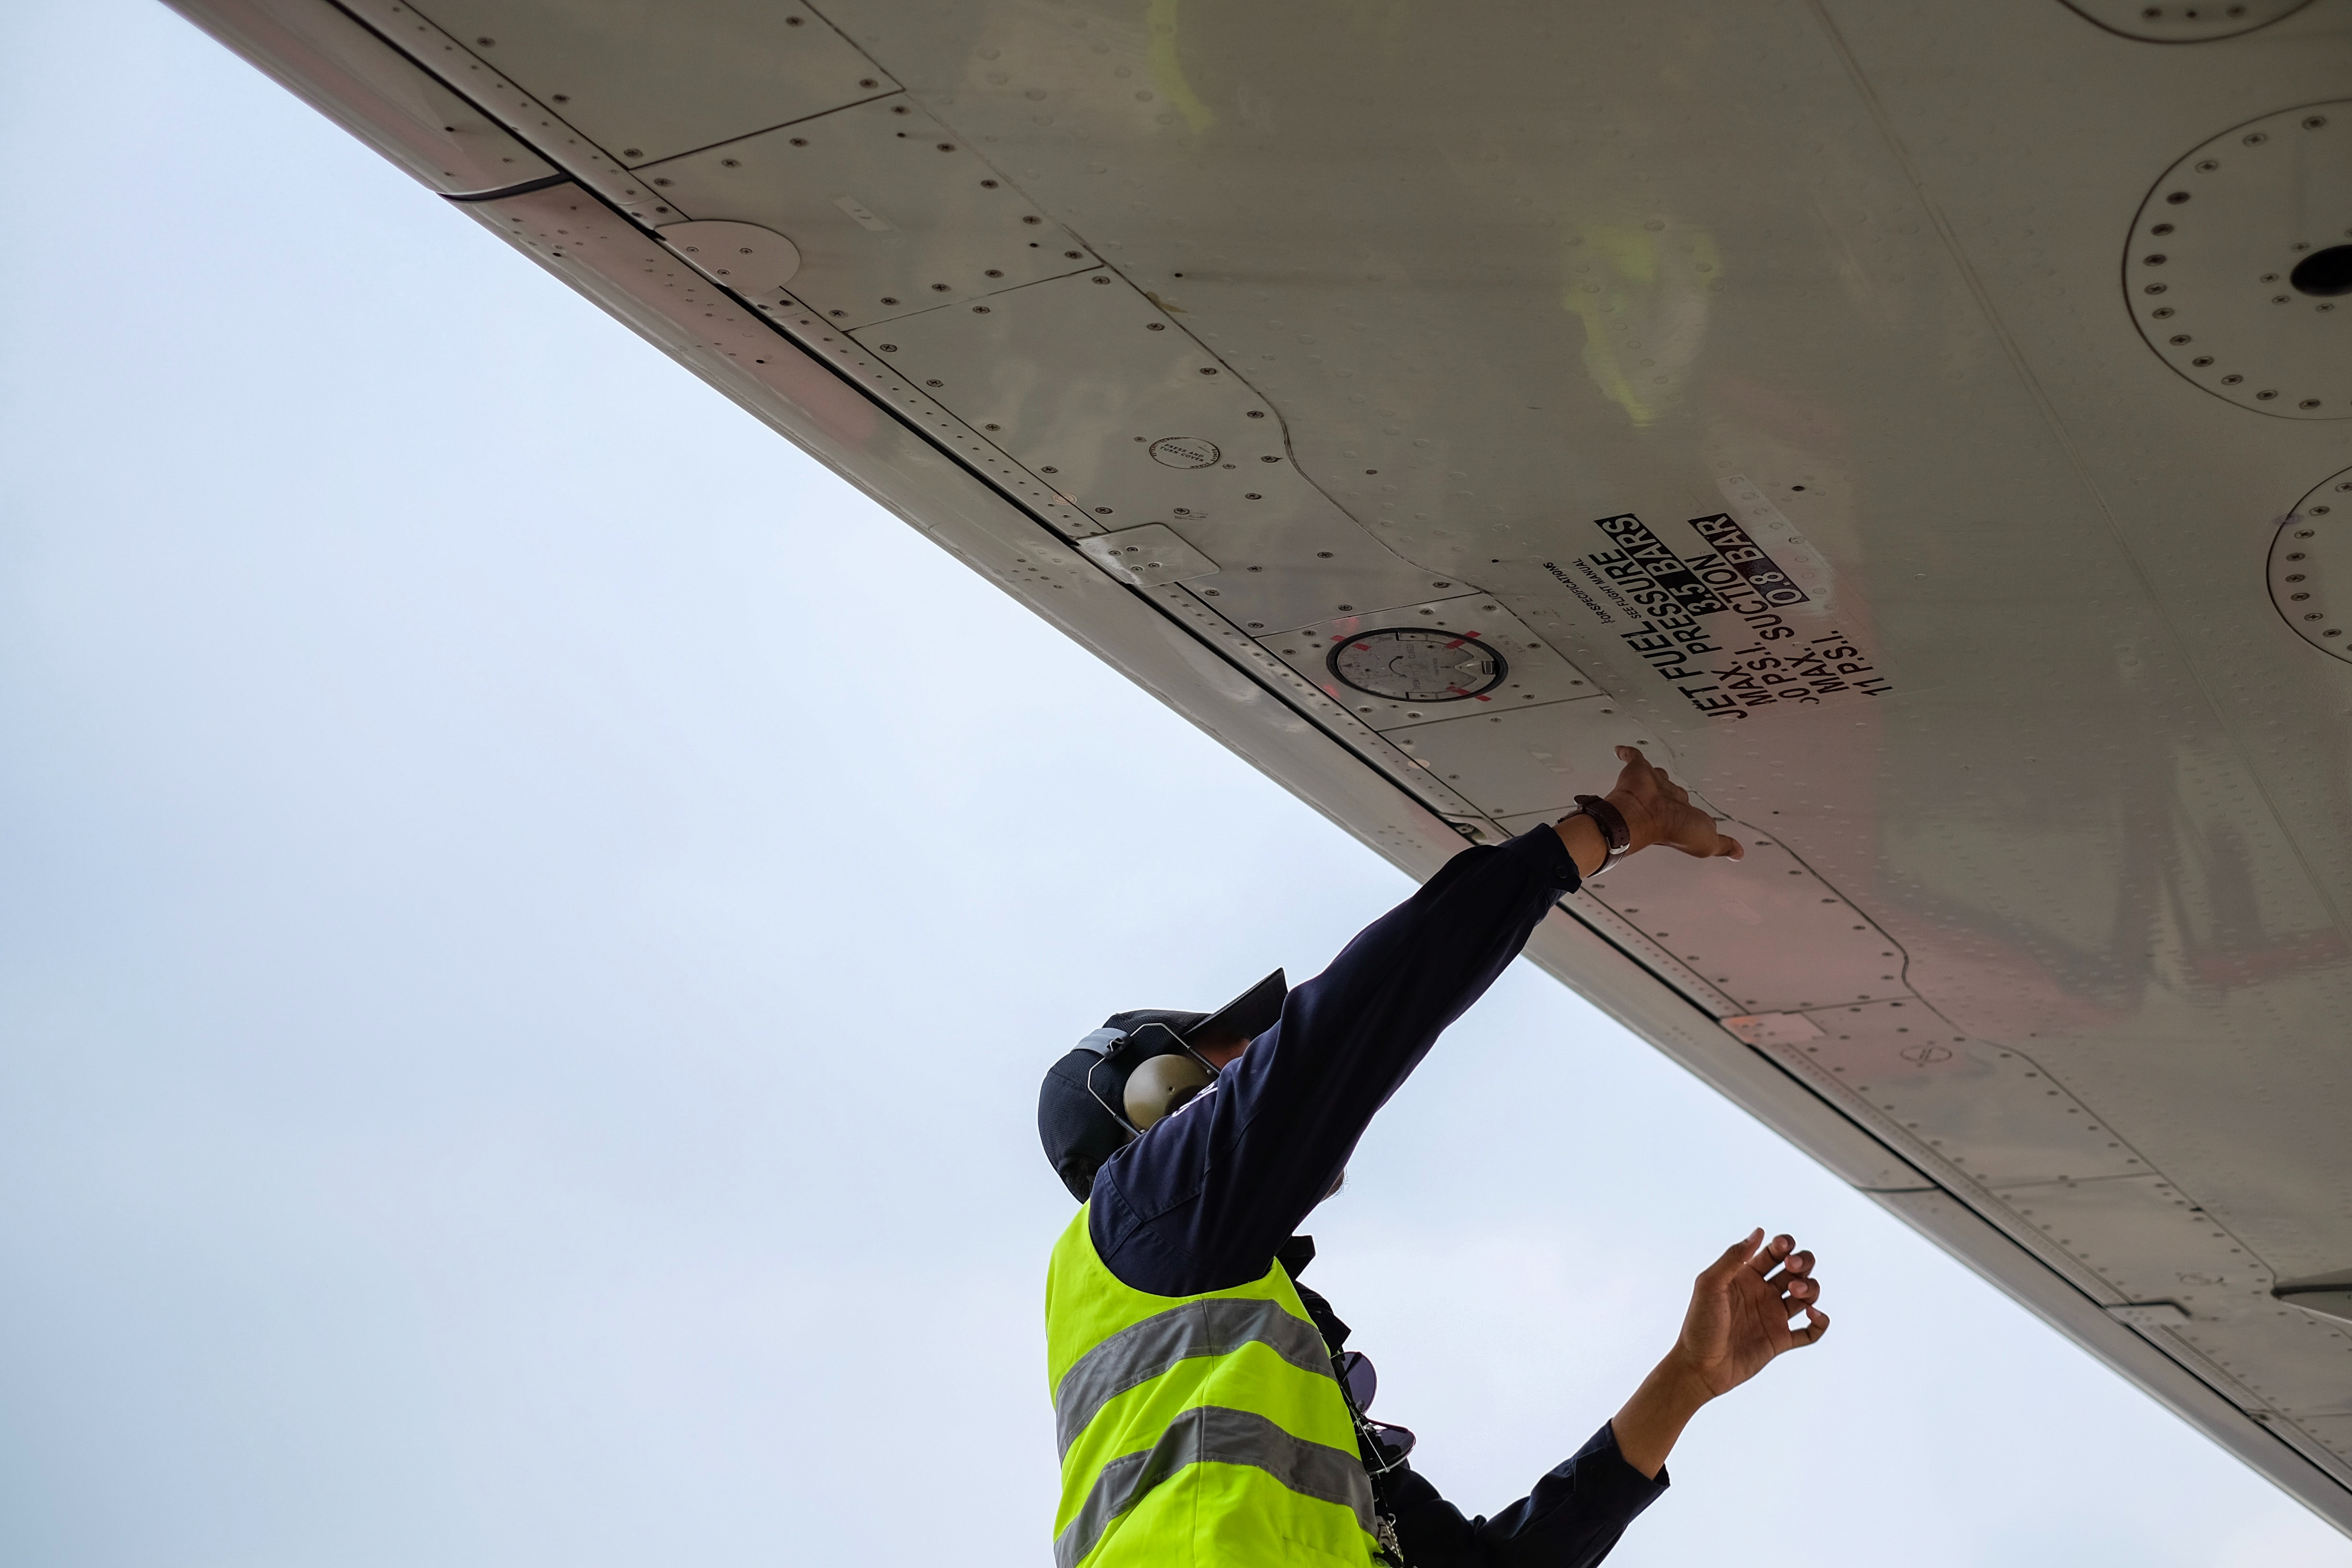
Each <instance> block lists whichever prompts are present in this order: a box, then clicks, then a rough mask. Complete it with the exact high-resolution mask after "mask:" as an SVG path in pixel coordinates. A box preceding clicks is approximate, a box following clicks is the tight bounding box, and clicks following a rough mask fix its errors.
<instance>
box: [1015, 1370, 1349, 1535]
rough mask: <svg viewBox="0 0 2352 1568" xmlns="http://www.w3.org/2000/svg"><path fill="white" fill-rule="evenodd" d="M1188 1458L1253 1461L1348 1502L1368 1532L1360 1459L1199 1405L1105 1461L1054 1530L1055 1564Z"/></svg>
mask: <svg viewBox="0 0 2352 1568" xmlns="http://www.w3.org/2000/svg"><path fill="white" fill-rule="evenodd" d="M1188 1465H1255V1466H1256V1467H1257V1468H1259V1469H1261V1470H1264V1471H1265V1473H1266V1474H1268V1475H1270V1476H1272V1477H1273V1478H1274V1479H1276V1480H1277V1481H1280V1482H1281V1483H1282V1484H1283V1485H1284V1486H1286V1487H1288V1488H1289V1489H1291V1490H1292V1491H1295V1492H1297V1493H1298V1494H1299V1495H1300V1496H1302V1497H1310V1498H1314V1499H1316V1500H1318V1501H1321V1502H1332V1503H1338V1504H1339V1506H1340V1507H1342V1508H1345V1509H1348V1510H1351V1511H1353V1512H1354V1514H1355V1516H1356V1523H1357V1526H1358V1527H1359V1528H1360V1529H1361V1530H1362V1531H1364V1532H1365V1533H1366V1534H1368V1535H1369V1534H1370V1533H1371V1532H1372V1522H1373V1521H1372V1483H1371V1479H1370V1477H1368V1476H1366V1475H1365V1474H1364V1465H1363V1461H1362V1460H1361V1459H1360V1458H1357V1457H1356V1456H1355V1455H1353V1454H1350V1453H1348V1452H1346V1451H1345V1450H1343V1449H1339V1448H1328V1447H1324V1446H1323V1445H1322V1444H1320V1443H1310V1442H1308V1441H1307V1439H1305V1438H1304V1437H1294V1436H1291V1435H1290V1434H1289V1433H1287V1432H1286V1431H1284V1430H1283V1429H1282V1428H1281V1427H1279V1426H1276V1425H1275V1424H1274V1423H1273V1422H1271V1421H1269V1420H1267V1419H1266V1418H1265V1416H1263V1415H1253V1414H1251V1413H1250V1412H1249V1411H1246V1410H1228V1409H1226V1408H1224V1407H1223V1406H1222V1405H1201V1406H1198V1407H1196V1408H1194V1409H1191V1410H1187V1411H1185V1412H1184V1413H1183V1414H1182V1415H1179V1416H1177V1417H1176V1419H1175V1420H1173V1421H1171V1422H1170V1423H1169V1424H1168V1429H1167V1430H1166V1431H1165V1432H1162V1433H1161V1434H1160V1441H1158V1442H1157V1443H1154V1444H1152V1445H1151V1447H1149V1448H1146V1449H1144V1450H1142V1451H1141V1452H1140V1453H1135V1454H1122V1455H1120V1456H1119V1457H1118V1458H1116V1459H1113V1460H1112V1461H1111V1462H1110V1463H1109V1464H1108V1465H1105V1466H1104V1467H1103V1468H1102V1474H1101V1475H1099V1476H1097V1477H1096V1478H1095V1484H1094V1486H1093V1488H1092V1489H1090V1490H1089V1491H1088V1492H1087V1500H1086V1502H1085V1504H1084V1505H1083V1506H1081V1507H1080V1508H1079V1510H1078V1516H1077V1518H1076V1519H1074V1520H1072V1521H1070V1523H1069V1528H1068V1529H1066V1530H1065V1531H1062V1533H1061V1534H1060V1535H1059V1536H1056V1537H1055V1541H1054V1568H1077V1565H1078V1564H1079V1563H1082V1562H1084V1561H1085V1560H1086V1556H1087V1552H1092V1551H1093V1550H1094V1549H1095V1547H1096V1545H1097V1543H1099V1542H1101V1540H1102V1536H1103V1531H1106V1530H1108V1529H1109V1528H1110V1522H1111V1521H1113V1520H1115V1519H1117V1518H1118V1516H1119V1515H1121V1514H1123V1513H1125V1512H1127V1510H1129V1509H1131V1508H1133V1507H1134V1506H1135V1505H1136V1504H1138V1503H1139V1502H1141V1501H1142V1500H1144V1498H1145V1497H1146V1496H1147V1495H1148V1494H1149V1493H1150V1490H1151V1489H1152V1488H1154V1487H1156V1486H1158V1485H1159V1484H1160V1482H1162V1481H1164V1480H1166V1479H1169V1478H1170V1477H1171V1476H1173V1475H1175V1474H1176V1472H1177V1471H1179V1470H1181V1469H1183V1468H1185V1467H1186V1466H1188Z"/></svg>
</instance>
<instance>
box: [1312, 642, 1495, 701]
mask: <svg viewBox="0 0 2352 1568" xmlns="http://www.w3.org/2000/svg"><path fill="white" fill-rule="evenodd" d="M1330 666H1331V673H1332V674H1333V675H1335V676H1337V677H1339V680H1340V681H1341V682H1342V683H1343V684H1345V685H1348V686H1352V687H1354V688H1355V689H1357V690H1359V691H1369V692H1370V693H1371V694H1372V695H1373V696H1375V697H1391V698H1394V699H1395V700H1398V701H1400V702H1459V701H1461V700H1464V699H1465V698H1469V697H1475V696H1477V695H1478V694H1479V693H1480V692H1482V691H1490V690H1492V689H1495V688H1496V687H1497V686H1499V685H1501V684H1502V682H1503V677H1504V676H1506V675H1507V674H1509V673H1510V666H1508V665H1507V664H1505V663H1504V662H1503V656H1502V655H1501V654H1500V653H1497V652H1496V650H1495V649H1494V648H1492V647H1488V646H1487V645H1486V644H1485V643H1482V642H1480V641H1479V640H1478V639H1477V638H1476V637H1465V636H1463V635H1462V634H1461V633H1459V632H1444V631H1424V630H1423V629H1422V628H1421V627H1419V626H1398V627H1395V628H1393V629H1391V630H1388V631H1378V632H1366V633H1364V634H1363V635H1362V636H1360V637H1349V639H1348V640H1347V641H1346V642H1343V643H1340V644H1339V645H1338V646H1337V647H1334V648H1332V650H1331V657H1330Z"/></svg>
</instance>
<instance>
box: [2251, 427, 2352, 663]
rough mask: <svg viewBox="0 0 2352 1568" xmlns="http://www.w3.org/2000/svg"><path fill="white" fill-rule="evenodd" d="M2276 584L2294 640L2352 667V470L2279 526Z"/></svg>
mask: <svg viewBox="0 0 2352 1568" xmlns="http://www.w3.org/2000/svg"><path fill="white" fill-rule="evenodd" d="M2270 581H2271V603H2272V604H2273V605H2277V606H2278V613H2279V614H2280V615H2282V616H2285V617H2286V624H2287V625H2288V626H2293V627H2294V635H2295V636H2297V637H2301V638H2302V639H2303V640H2304V641H2305V642H2307V643H2309V644H2310V645H2311V646H2312V647H2315V648H2317V649H2318V650H2319V651H2320V652H2322V653H2332V654H2334V655H2335V656H2336V658H2340V659H2343V660H2345V661H2346V662H2347V663H2352V647H2346V646H2345V645H2346V644H2347V643H2352V468H2347V469H2345V470H2344V471H2343V472H2342V473H2340V474H2336V475H2335V476H2333V477H2332V478H2329V479H2324V480H2322V481H2321V482H2320V483H2319V484H2318V485H2317V486H2316V487H2315V488H2314V489H2313V490H2312V492H2311V493H2310V494H2309V495H2307V496H2305V497H2304V498H2303V499H2302V500H2299V501H2297V502H2295V503H2294V510H2293V511H2291V512H2289V513H2287V515H2286V521H2284V522H2283V523H2281V524H2279V531H2278V537H2277V538H2276V539H2274V540H2273V541H2272V542H2271V564H2270Z"/></svg>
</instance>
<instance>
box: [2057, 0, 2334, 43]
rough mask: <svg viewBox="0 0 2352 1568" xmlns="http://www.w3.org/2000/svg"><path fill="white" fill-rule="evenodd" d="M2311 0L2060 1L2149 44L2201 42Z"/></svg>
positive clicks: (2246, 29) (2268, 20)
mask: <svg viewBox="0 0 2352 1568" xmlns="http://www.w3.org/2000/svg"><path fill="white" fill-rule="evenodd" d="M2310 4H2311V0H2188V3H2187V4H2185V5H2184V4H2183V3H2182V0H2164V3H2163V4H2161V5H2148V4H2147V3H2146V0H2066V7H2067V9H2068V10H2070V11H2074V12H2076V13H2078V14H2080V15H2082V16H2087V17H2089V18H2090V19H2091V20H2092V21H2094V22H2096V23H2097V24H2098V25H2099V26H2102V27H2105V29H2106V30H2107V31H2109V32H2110V33H2121V34H2122V35H2123V36H2124V37H2126V38H2145V39H2147V41H2148V42H2149V43H2152V44H2201V43H2203V42H2205V41H2206V40H2207V39H2208V38H2229V37H2236V36H2237V35H2238V34H2240V33H2251V32H2252V31H2253V30H2254V29H2255V28H2256V27H2267V26H2270V25H2271V24H2272V23H2273V22H2275V21H2277V20H2278V19H2279V18H2280V17H2282V16H2291V15H2293V14H2294V13H2295V12H2297V11H2300V10H2302V9H2303V8H2304V7H2305V5H2310Z"/></svg>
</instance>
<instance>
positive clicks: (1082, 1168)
mask: <svg viewBox="0 0 2352 1568" xmlns="http://www.w3.org/2000/svg"><path fill="white" fill-rule="evenodd" d="M1289 994H1290V986H1289V983H1288V982H1287V981H1286V979H1285V978H1284V977H1283V973H1282V971H1281V970H1279V969H1277V970H1276V971H1275V972H1274V973H1272V974H1269V975H1267V976H1266V977H1265V979H1264V980H1261V981H1259V982H1258V983H1257V984H1255V985H1253V986H1251V987H1250V988H1249V989H1248V990H1246V991H1244V992H1243V993H1242V994H1240V995H1238V996H1236V997H1234V999H1233V1000H1232V1001H1230V1002H1228V1003H1226V1004H1225V1005H1223V1006H1222V1007H1220V1008H1218V1009H1217V1010H1216V1011H1215V1012H1213V1013H1181V1012H1174V1011H1171V1010H1170V1009H1167V1008H1161V1007H1141V1008H1137V1009H1135V1010H1134V1011H1132V1012H1127V1013H1113V1014H1112V1015H1111V1016H1109V1017H1108V1018H1106V1019H1104V1020H1103V1026H1102V1027H1101V1028H1099V1029H1097V1030H1095V1031H1094V1032H1093V1033H1092V1034H1089V1035H1088V1036H1087V1037H1086V1038H1085V1039H1083V1040H1081V1041H1079V1042H1078V1044H1077V1046H1076V1048H1075V1049H1073V1050H1071V1051H1070V1052H1069V1053H1068V1054H1067V1055H1066V1056H1064V1057H1063V1058H1061V1060H1059V1061H1057V1062H1055V1064H1054V1065H1053V1066H1052V1067H1050V1068H1046V1069H1045V1083H1044V1085H1043V1086H1042V1087H1041V1088H1040V1089H1039V1091H1038V1095H1037V1138H1038V1142H1041V1143H1043V1144H1044V1145H1045V1158H1046V1160H1047V1161H1048V1162H1049V1163H1051V1164H1052V1165H1053V1167H1054V1173H1055V1175H1057V1176H1059V1177H1061V1178H1062V1184H1063V1185H1064V1186H1066V1187H1067V1188H1069V1189H1070V1193H1071V1194H1072V1195H1073V1196H1075V1197H1076V1198H1077V1199H1078V1201H1079V1202H1081V1203H1083V1202H1085V1201H1086V1199H1087V1195H1088V1194H1090V1193H1092V1192H1093V1191H1094V1185H1095V1173H1096V1172H1097V1171H1099V1170H1100V1169H1102V1164H1103V1162H1104V1161H1106V1160H1108V1159H1109V1158H1110V1157H1111V1156H1112V1155H1113V1154H1116V1153H1118V1152H1119V1151H1120V1150H1121V1149H1123V1148H1125V1147H1127V1145H1128V1144H1129V1142H1132V1141H1133V1140H1134V1138H1135V1136H1136V1133H1135V1129H1134V1128H1133V1127H1132V1126H1131V1125H1129V1122H1128V1121H1127V1119H1126V1117H1124V1116H1123V1115H1120V1114H1118V1113H1117V1112H1115V1111H1114V1110H1112V1109H1111V1108H1112V1107H1113V1106H1116V1105H1118V1104H1120V1103H1121V1100H1122V1097H1123V1096H1124V1094H1125V1092H1126V1089H1127V1075H1128V1074H1129V1073H1130V1072H1133V1071H1134V1070H1135V1068H1136V1067H1137V1066H1138V1064H1139V1063H1140V1062H1143V1061H1145V1060H1148V1059H1150V1058H1151V1057H1153V1056H1158V1055H1165V1054H1167V1053H1169V1052H1171V1051H1178V1050H1186V1051H1197V1050H1202V1049H1204V1048H1216V1047H1225V1046H1234V1045H1244V1044H1247V1043H1248V1042H1249V1041H1251V1040H1254V1039H1255V1038H1257V1037H1259V1036H1260V1035H1263V1034H1264V1033H1265V1032H1266V1031H1267V1030H1268V1029H1271V1028H1272V1027H1274V1026H1275V1025H1276V1022H1278V1021H1279V1020H1280V1019H1281V1017H1282V1004H1283V999H1284V998H1285V997H1286V996H1287V995H1289ZM1155 1024H1156V1025H1159V1026H1160V1028H1159V1029H1153V1028H1151V1027H1150V1026H1152V1025H1155ZM1163 1031H1164V1032H1163ZM1138 1037H1143V1040H1144V1042H1146V1043H1141V1044H1139V1043H1138ZM1089 1080H1091V1081H1089Z"/></svg>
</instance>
